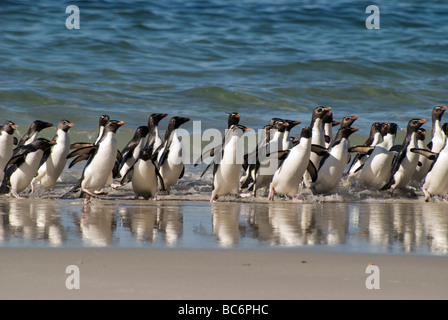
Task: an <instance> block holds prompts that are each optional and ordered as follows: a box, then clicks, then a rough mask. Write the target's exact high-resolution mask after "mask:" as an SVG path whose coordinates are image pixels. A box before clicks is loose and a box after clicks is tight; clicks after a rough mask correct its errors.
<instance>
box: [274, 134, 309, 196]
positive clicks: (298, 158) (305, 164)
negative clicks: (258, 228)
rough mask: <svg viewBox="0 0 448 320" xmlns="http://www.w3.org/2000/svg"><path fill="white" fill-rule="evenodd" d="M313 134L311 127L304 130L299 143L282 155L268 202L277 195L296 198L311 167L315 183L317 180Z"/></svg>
mask: <svg viewBox="0 0 448 320" xmlns="http://www.w3.org/2000/svg"><path fill="white" fill-rule="evenodd" d="M311 134H312V131H311V128H310V127H309V126H306V127H304V128H302V132H301V135H300V140H299V143H298V144H296V145H295V146H294V147H293V148H291V149H289V150H287V151H283V152H282V153H281V156H280V157H279V160H280V161H282V162H281V164H280V166H279V168H278V169H277V170H276V171H275V174H274V176H273V178H272V182H271V184H270V186H269V196H268V200H271V201H272V200H274V196H275V194H276V193H278V194H286V195H288V196H290V197H295V195H296V194H297V192H298V190H299V186H300V182H301V181H302V176H303V174H304V173H305V171H306V170H307V169H308V170H310V166H311V170H310V172H311V174H312V177H313V178H312V180H313V181H315V180H316V179H317V170H316V168H315V167H314V165H313V163H312V162H311V161H310V155H311ZM294 199H296V198H294Z"/></svg>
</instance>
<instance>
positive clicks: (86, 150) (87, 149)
mask: <svg viewBox="0 0 448 320" xmlns="http://www.w3.org/2000/svg"><path fill="white" fill-rule="evenodd" d="M96 149H97V146H94V145H91V146H87V147H82V148H78V149H76V150H74V151H72V152H70V153H69V154H68V155H67V159H70V158H73V157H76V156H78V155H81V154H86V155H88V154H91V153H92V152H95V150H96Z"/></svg>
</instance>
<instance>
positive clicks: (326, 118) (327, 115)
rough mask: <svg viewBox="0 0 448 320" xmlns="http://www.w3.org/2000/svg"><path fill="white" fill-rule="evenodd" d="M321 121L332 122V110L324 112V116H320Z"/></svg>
mask: <svg viewBox="0 0 448 320" xmlns="http://www.w3.org/2000/svg"><path fill="white" fill-rule="evenodd" d="M322 122H323V123H332V122H333V112H331V111H328V112H326V113H325V114H324V116H323V117H322Z"/></svg>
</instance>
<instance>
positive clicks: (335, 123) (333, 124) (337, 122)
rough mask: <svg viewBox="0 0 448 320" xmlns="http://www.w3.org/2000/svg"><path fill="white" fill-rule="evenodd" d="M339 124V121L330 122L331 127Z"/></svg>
mask: <svg viewBox="0 0 448 320" xmlns="http://www.w3.org/2000/svg"><path fill="white" fill-rule="evenodd" d="M340 124H341V121H337V120H336V121H333V123H332V126H333V127H335V126H338V125H340Z"/></svg>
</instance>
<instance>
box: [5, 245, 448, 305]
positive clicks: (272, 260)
mask: <svg viewBox="0 0 448 320" xmlns="http://www.w3.org/2000/svg"><path fill="white" fill-rule="evenodd" d="M0 256H1V257H2V258H1V260H0V288H1V290H0V298H1V299H162V300H166V299H170V300H171V299H181V300H184V299H186V300H196V299H199V300H203V299H204V300H215V299H216V300H221V299H236V300H240V299H241V300H257V299H268V300H277V299H279V300H289V299H381V300H382V299H447V298H448V286H447V283H448V273H447V272H446V267H447V265H448V257H425V256H402V255H366V254H344V253H332V252H325V251H312V250H306V249H304V250H177V249H168V250H158V249H94V248H92V249H10V248H2V249H0ZM69 265H76V266H78V268H79V284H80V287H79V289H72V290H69V289H67V288H66V280H67V278H68V277H69V276H70V275H71V273H70V272H69V273H66V268H67V266H69ZM368 265H375V266H378V269H379V270H380V288H379V289H367V288H366V284H365V283H366V279H367V277H368V276H369V275H370V274H367V273H366V268H367V266H368Z"/></svg>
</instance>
